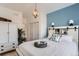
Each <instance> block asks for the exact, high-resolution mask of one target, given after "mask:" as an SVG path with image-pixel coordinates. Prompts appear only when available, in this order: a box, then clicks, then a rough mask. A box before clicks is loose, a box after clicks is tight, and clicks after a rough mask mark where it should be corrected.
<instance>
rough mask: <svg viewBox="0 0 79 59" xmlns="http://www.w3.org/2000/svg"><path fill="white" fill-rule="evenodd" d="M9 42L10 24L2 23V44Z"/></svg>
mask: <svg viewBox="0 0 79 59" xmlns="http://www.w3.org/2000/svg"><path fill="white" fill-rule="evenodd" d="M6 42H8V23H5V22H0V43H6Z"/></svg>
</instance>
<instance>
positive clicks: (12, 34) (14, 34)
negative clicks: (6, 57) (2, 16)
mask: <svg viewBox="0 0 79 59" xmlns="http://www.w3.org/2000/svg"><path fill="white" fill-rule="evenodd" d="M17 40H18V31H17V25H16V24H14V23H9V42H14V41H17Z"/></svg>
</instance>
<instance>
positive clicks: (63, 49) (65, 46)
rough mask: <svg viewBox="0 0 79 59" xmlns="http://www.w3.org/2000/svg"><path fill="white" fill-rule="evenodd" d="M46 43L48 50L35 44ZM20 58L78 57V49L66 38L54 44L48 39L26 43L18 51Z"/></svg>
mask: <svg viewBox="0 0 79 59" xmlns="http://www.w3.org/2000/svg"><path fill="white" fill-rule="evenodd" d="M38 41H46V42H47V44H48V45H47V47H46V48H36V47H34V42H38ZM16 51H17V53H18V55H20V56H77V55H78V47H77V45H76V43H75V42H73V41H72V39H70V38H68V37H67V36H64V37H62V38H61V39H60V41H59V42H54V41H52V40H49V39H48V38H44V39H39V40H34V41H29V42H24V43H22V44H21V45H19V46H18V48H17V49H16Z"/></svg>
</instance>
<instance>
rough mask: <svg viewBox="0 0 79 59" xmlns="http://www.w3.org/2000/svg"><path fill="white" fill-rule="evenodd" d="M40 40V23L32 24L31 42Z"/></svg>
mask: <svg viewBox="0 0 79 59" xmlns="http://www.w3.org/2000/svg"><path fill="white" fill-rule="evenodd" d="M36 39H39V22H33V23H30V40H36Z"/></svg>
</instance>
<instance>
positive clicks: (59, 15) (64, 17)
mask: <svg viewBox="0 0 79 59" xmlns="http://www.w3.org/2000/svg"><path fill="white" fill-rule="evenodd" d="M70 19H72V20H74V22H75V25H79V4H78V3H77V4H74V5H71V6H69V7H66V8H63V9H60V10H57V11H55V12H51V13H48V14H47V26H48V27H50V26H51V23H52V22H54V23H55V26H65V25H68V21H69V20H70Z"/></svg>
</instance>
